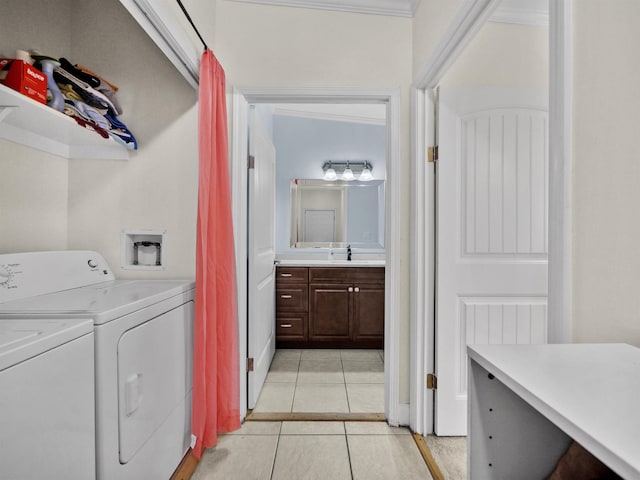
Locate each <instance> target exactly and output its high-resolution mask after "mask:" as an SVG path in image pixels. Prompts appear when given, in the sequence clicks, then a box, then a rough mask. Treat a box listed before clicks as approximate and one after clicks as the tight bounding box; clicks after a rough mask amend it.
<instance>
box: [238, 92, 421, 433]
mask: <svg viewBox="0 0 640 480" xmlns="http://www.w3.org/2000/svg"><path fill="white" fill-rule="evenodd" d="M398 103H399V99H398V93H397V92H396V91H362V90H356V89H347V90H336V89H327V90H317V89H315V90H314V89H308V90H303V91H300V90H296V91H294V90H288V89H238V90H237V91H236V92H234V105H233V143H232V182H233V186H234V194H233V197H234V212H235V213H236V214H235V215H234V217H235V220H236V222H237V224H236V225H235V227H236V238H237V239H246V240H247V241H246V243H245V244H244V245H243V242H242V241H241V240H240V241H238V240H237V245H236V247H237V248H236V256H237V265H238V277H239V279H238V283H239V310H240V311H239V314H240V315H239V316H240V319H241V321H240V355H241V358H240V361H241V369H242V366H243V364H244V365H246V364H247V359H248V358H250V357H251V354H254V355H257V356H258V357H260V358H258V359H256V357H252V358H253V364H254V371H253V372H249V373H248V374H247V379H246V380H245V379H244V378H241V386H242V387H243V388H242V389H241V401H242V402H244V401H245V400H246V401H247V403H246V404H245V405H241V413H242V417H243V418H244V417H246V415H247V412H248V411H249V409H251V408H252V407H253V408H255V407H256V405H257V410H258V411H261V412H264V413H275V412H279V413H283V411H284V412H289V413H292V414H293V413H296V412H303V413H312V414H323V413H332V414H337V413H342V414H349V413H351V412H352V411H353V410H354V409H356V410H357V409H358V398H361V399H362V398H366V399H367V400H370V399H371V398H375V395H371V391H373V390H376V392H377V394H379V399H378V401H377V403H375V402H374V403H367V402H364V404H362V403H361V407H360V410H362V412H361V413H375V414H377V415H378V416H379V417H380V418H386V419H387V421H388V422H389V423H390V424H392V425H398V424H399V423H400V422H401V421H403V419H401V418H400V416H401V415H402V416H403V418H404V417H407V419H406V420H404V423H405V424H406V423H408V406H407V408H406V415H405V414H399V410H400V407H399V402H398V382H399V378H398V376H399V375H398V360H397V356H398V349H397V345H396V344H397V335H398V334H397V329H398V326H397V317H398V315H397V308H398V305H397V301H396V296H397V283H398V282H397V269H398V265H397V264H398V239H397V238H396V237H397V235H396V232H397V227H396V226H395V225H394V224H395V222H396V220H395V219H394V212H395V210H397V208H398V200H397V198H396V196H397V191H398V188H397V185H395V182H396V181H397V174H396V172H395V171H394V170H395V168H396V167H395V165H397V162H398ZM329 105H334V107H336V108H339V109H340V110H339V111H338V113H336V108H334V111H333V113H332V111H331V109H330V108H329ZM251 106H253V107H254V111H255V110H257V111H260V112H261V113H260V114H261V116H262V118H261V119H260V121H261V122H262V123H266V124H267V127H266V130H267V131H270V133H271V135H272V137H273V138H274V139H275V140H276V142H275V143H281V141H282V139H283V138H284V137H287V134H289V137H291V133H292V132H293V130H295V128H297V127H296V126H295V124H296V123H301V124H304V123H307V124H309V123H314V128H313V129H311V132H312V133H311V134H307V135H310V136H306V137H305V134H304V133H302V132H298V133H297V134H294V135H293V136H294V140H295V141H296V142H295V143H297V144H298V145H293V146H292V151H291V152H289V154H290V155H289V156H290V157H291V158H289V159H288V160H286V161H285V160H283V163H282V165H280V164H279V163H278V161H276V164H277V166H276V174H275V180H274V184H275V185H274V186H275V192H276V194H275V199H274V205H275V207H274V216H275V222H274V224H275V226H276V228H275V231H274V235H273V236H274V251H273V254H274V258H275V257H277V258H275V259H276V263H277V262H281V265H280V267H283V266H285V265H283V264H286V263H287V262H288V263H289V265H292V263H291V262H293V263H294V264H295V260H294V259H296V258H298V260H299V261H300V263H299V264H296V265H295V266H294V267H293V268H303V269H304V268H307V269H315V268H317V267H322V266H323V265H325V266H326V263H327V262H328V261H329V259H330V258H332V259H333V260H334V262H337V264H336V263H334V264H332V265H331V268H332V269H333V268H336V270H333V271H338V270H340V269H345V270H344V271H347V270H348V271H351V269H357V268H358V266H359V262H363V265H361V266H360V267H362V268H372V270H371V271H373V270H375V269H376V268H377V267H379V265H377V264H376V263H375V262H380V263H383V264H384V273H383V277H382V278H383V280H382V282H383V283H382V284H383V285H384V287H382V288H383V290H384V293H383V297H384V298H383V300H382V301H381V302H380V305H382V304H383V305H384V306H383V310H384V315H383V317H384V318H383V323H384V325H383V326H381V328H382V330H383V335H384V342H380V348H378V347H375V348H365V349H362V348H360V349H351V348H349V345H345V344H341V343H339V342H338V343H337V344H334V343H332V342H331V341H328V342H326V343H324V344H319V343H318V342H311V344H309V345H308V347H309V348H306V347H307V346H306V345H305V344H304V343H303V344H300V343H296V342H287V341H286V338H285V337H286V335H285V336H284V337H282V336H279V335H278V334H277V332H276V330H277V327H276V323H275V322H274V321H272V320H271V319H270V318H269V316H270V315H271V312H272V309H271V307H270V308H269V315H263V314H262V313H261V314H259V315H253V320H252V315H251V314H252V313H256V312H254V306H253V305H252V302H251V292H250V289H251V284H252V283H251V272H250V271H247V272H246V273H244V275H243V272H242V268H243V267H245V266H246V265H247V262H248V263H251V260H250V257H251V255H252V253H251V252H250V248H249V247H248V245H249V244H250V243H251V238H252V233H251V232H250V230H251V227H252V222H249V221H248V220H249V218H250V215H251V204H250V198H251V193H250V191H251V188H253V187H252V186H251V185H249V184H248V183H247V180H248V179H249V178H250V176H251V175H252V174H251V173H248V174H247V173H246V170H244V166H246V165H247V160H246V158H247V157H248V156H249V154H250V153H251V151H250V150H249V149H251V148H252V147H251V146H250V145H249V142H247V139H248V136H249V135H247V132H248V131H249V129H250V126H249V125H250V118H249V111H250V107H251ZM355 107H359V108H360V110H361V112H362V111H366V110H369V111H371V112H373V111H376V110H377V111H378V113H377V114H376V115H378V118H372V117H371V116H370V115H371V114H363V113H353V112H354V110H353V108H355ZM327 108H329V110H327ZM349 109H351V111H352V113H345V112H349ZM265 111H267V115H266V117H267V118H266V121H265V118H264V117H265ZM380 112H381V113H382V115H380ZM269 116H270V117H271V119H269ZM367 116H369V118H368V117H367ZM311 117H315V118H311ZM355 117H358V118H355ZM367 118H368V120H365V119H367ZM367 122H369V123H367ZM336 124H338V125H336ZM351 124H354V125H355V126H356V127H358V128H359V129H360V130H361V132H360V133H359V134H357V135H354V134H353V133H351V134H347V135H346V136H347V137H354V136H355V137H356V138H357V137H358V135H364V136H366V135H365V133H363V132H366V131H367V130H371V129H373V130H375V129H376V128H377V130H378V136H379V137H381V138H380V140H381V142H380V144H381V146H382V148H381V149H380V151H381V153H375V155H378V156H379V157H380V161H379V162H377V163H378V164H377V165H375V164H374V165H373V169H372V170H373V172H372V173H373V176H374V178H375V179H376V180H381V181H382V182H378V185H380V183H382V184H383V185H384V189H379V191H381V192H382V194H381V195H380V194H379V193H378V194H377V196H379V197H380V203H381V206H382V207H384V208H383V212H381V213H380V215H379V216H377V215H373V217H375V218H374V219H375V220H376V222H379V223H380V227H379V228H378V227H372V226H371V225H369V226H368V227H367V229H366V230H365V232H364V233H363V234H362V238H359V239H356V240H353V241H351V240H349V239H348V237H347V238H345V239H340V238H335V240H336V241H335V242H329V245H317V244H315V245H301V244H295V242H294V243H293V244H292V243H291V237H292V236H291V231H292V227H291V225H292V216H291V212H292V209H291V203H292V202H291V190H292V187H291V185H292V181H293V182H294V183H295V180H319V181H320V182H322V180H320V179H321V178H322V175H323V170H322V166H323V162H324V161H325V160H371V158H362V157H363V156H366V157H372V156H375V155H374V154H373V153H372V152H370V151H365V152H364V153H361V152H359V151H358V149H357V148H353V147H352V149H351V151H346V150H345V151H344V152H341V151H337V150H336V151H335V152H330V151H324V152H318V151H316V153H315V158H314V154H313V151H314V148H313V145H312V144H313V141H314V140H321V137H322V135H320V132H321V130H322V129H323V128H324V127H328V126H332V127H336V126H337V127H338V128H336V130H337V131H338V132H343V135H344V132H345V131H348V130H349V127H350V126H353V125H351ZM263 126H264V125H263ZM308 126H309V125H306V127H308ZM283 127H286V128H283ZM283 132H284V133H283ZM290 141H291V139H290ZM321 143H322V142H321ZM325 143H326V142H325ZM333 143H334V144H335V145H337V144H339V143H340V141H339V139H338V140H336V141H335V142H333ZM352 143H353V142H352ZM371 143H375V142H371ZM329 146H330V145H329ZM294 147H295V148H294ZM280 149H281V150H283V152H282V154H281V155H278V153H277V152H276V157H277V158H286V157H287V155H286V153H287V152H285V151H284V150H288V149H289V147H288V146H286V145H285V147H282V146H281V148H280ZM316 150H317V149H316ZM305 153H306V154H307V156H308V157H309V159H307V161H303V160H304V158H303V157H304V154H305ZM251 156H253V155H251ZM327 157H329V158H327ZM332 157H333V158H332ZM336 157H337V158H336ZM354 157H359V158H354ZM311 158H314V159H313V160H311ZM252 161H253V162H255V163H254V164H257V162H258V160H257V159H256V160H252ZM243 164H244V166H243ZM278 168H281V171H280V172H277V170H278ZM296 168H297V169H298V170H297V172H298V173H295V172H294V170H295V169H296ZM356 174H357V172H356ZM342 183H343V184H346V183H347V182H342ZM366 183H367V182H365V181H358V180H356V181H355V182H349V187H348V188H351V185H353V186H354V187H355V186H356V185H359V186H360V187H364V186H365V184H366ZM371 183H372V184H373V183H374V182H371ZM334 186H335V184H334ZM344 195H345V199H346V200H347V201H346V204H347V207H346V208H347V209H346V210H345V212H346V213H345V214H344V216H343V220H341V223H340V224H339V225H338V224H336V225H335V228H334V230H335V232H336V233H337V232H339V231H340V230H345V231H347V230H353V229H355V227H356V225H355V223H357V222H354V226H353V228H352V226H351V224H350V222H349V221H348V219H349V218H355V219H356V220H357V219H358V218H357V217H354V214H353V212H352V213H349V212H348V204H349V203H351V204H353V205H355V204H356V200H355V199H351V200H348V199H347V195H348V194H347V193H345V194H344ZM372 209H374V205H373V204H371V203H370V204H368V208H366V209H364V211H366V212H367V213H368V212H369V211H370V210H372ZM294 210H295V209H294ZM357 210H358V209H356V211H357ZM360 210H361V211H362V210H363V209H362V208H361V209H360ZM370 216H371V215H370ZM336 217H338V218H340V217H341V214H340V213H339V212H338V213H336ZM395 217H396V218H397V214H396V215H395ZM360 220H362V219H360ZM243 222H246V223H244V224H243ZM294 223H295V222H294ZM376 225H377V223H376ZM394 229H395V230H394ZM363 239H366V240H369V242H368V244H367V243H366V242H365V241H358V240H363ZM341 240H343V241H341ZM378 244H379V245H378ZM349 245H350V246H351V248H349V249H348V250H349V251H350V252H351V257H352V260H351V262H353V263H346V262H347V260H346V257H347V255H348V252H347V247H348V246H349ZM343 256H344V257H345V258H344V259H343V258H342V257H343ZM340 262H344V263H342V264H340ZM365 263H366V264H367V265H366V267H365V266H364V264H365ZM276 267H278V265H276ZM278 268H279V267H278ZM249 270H250V269H249ZM275 273H276V268H274V269H273V274H274V276H275ZM307 275H308V271H307ZM242 277H244V278H242ZM247 282H248V283H247ZM307 282H308V280H307ZM244 285H247V286H246V287H244ZM275 288H278V287H276V283H275V281H274V289H275ZM308 288H309V289H310V291H311V290H312V289H313V286H310V287H308ZM348 288H349V287H347V289H348ZM351 288H352V289H353V293H356V292H355V291H356V290H357V291H358V293H359V292H360V288H359V287H358V286H357V285H356V286H355V287H354V286H351ZM353 293H351V295H353ZM362 293H364V292H362ZM313 295H314V294H313V293H311V296H313ZM286 296H289V294H287V295H286ZM318 298H319V297H318ZM307 301H308V302H309V304H313V301H314V300H313V299H312V298H311V297H308V299H307ZM349 302H351V303H349V305H350V307H349V312H353V311H354V310H353V308H354V307H353V301H352V300H349ZM323 304H326V302H324V303H323ZM312 308H313V306H312ZM314 312H315V310H314ZM274 314H275V312H274ZM312 315H313V314H312ZM245 318H246V319H247V324H246V325H243V323H244V322H243V321H242V319H245ZM263 318H267V320H266V322H267V323H268V325H269V327H270V329H269V328H265V329H263V330H262V333H259V332H258V334H259V335H260V334H261V335H262V337H263V338H262V339H261V340H260V342H259V344H258V345H256V344H252V343H251V342H252V341H253V339H254V338H255V336H256V328H255V324H256V322H260V320H261V319H263ZM252 321H253V322H254V323H253V325H252ZM263 321H264V320H263ZM293 323H294V322H286V324H283V328H285V327H287V328H292V327H293V326H294V325H293ZM269 330H270V331H269ZM307 331H308V326H307ZM306 338H307V339H309V338H311V336H307V337H306ZM318 338H319V337H317V336H316V340H318ZM283 340H284V341H283ZM276 342H277V343H278V347H281V348H278V351H277V353H276ZM320 343H322V342H320ZM256 346H257V348H256ZM322 346H324V347H325V348H320V349H319V348H317V347H322ZM360 346H361V347H362V346H367V345H365V344H362V345H360ZM287 347H293V348H287ZM326 347H329V348H326ZM331 347H335V348H331ZM252 349H253V350H252ZM383 351H384V354H382V352H383ZM272 360H273V361H272ZM256 364H258V365H261V364H264V365H266V366H267V367H272V368H271V371H270V370H269V368H266V369H265V368H264V367H259V369H258V374H257V375H256V373H254V372H256V371H257V370H256ZM262 376H263V378H259V377H262ZM338 380H339V382H338ZM365 381H368V382H369V383H365ZM252 382H253V383H252ZM358 382H359V383H358ZM264 387H267V388H266V390H268V391H278V393H276V394H275V396H272V395H271V394H270V393H267V394H263V395H262V396H263V397H264V398H265V399H267V400H266V401H265V402H263V403H259V399H260V396H261V395H260V392H263V393H264V392H265V391H266V390H265V388H264ZM366 388H369V390H370V391H369V392H368V393H367V392H364V393H363V392H362V390H366ZM350 390H351V391H352V395H351V401H350V400H349V398H350V397H349V391H350ZM331 391H333V392H334V394H332V393H331ZM322 394H324V395H325V400H324V401H323V400H322V396H321V395H322ZM270 396H271V399H272V400H273V399H274V398H278V399H279V400H276V402H278V403H277V405H276V406H273V404H272V403H271V402H270V401H269V400H268V398H269V397H270ZM338 397H340V398H341V399H342V400H344V401H342V400H337V399H338ZM305 398H308V399H310V401H311V400H312V401H314V402H315V406H314V404H313V403H307V404H306V405H305V403H304V402H305V400H304V399H305ZM254 402H255V403H254ZM270 403H271V405H270ZM351 404H352V406H353V408H352V409H350V405H351ZM283 405H284V406H283ZM270 410H271V412H270ZM403 410H404V409H403ZM374 411H375V412H374Z"/></svg>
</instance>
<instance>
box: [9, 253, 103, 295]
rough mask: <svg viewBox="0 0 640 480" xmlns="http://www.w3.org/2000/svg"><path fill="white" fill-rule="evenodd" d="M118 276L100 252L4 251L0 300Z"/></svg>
mask: <svg viewBox="0 0 640 480" xmlns="http://www.w3.org/2000/svg"><path fill="white" fill-rule="evenodd" d="M110 280H115V276H114V275H113V272H112V271H111V269H110V268H109V266H108V265H107V262H106V261H105V259H104V258H103V257H102V255H100V254H99V253H97V252H92V251H85V250H82V251H80V250H65V251H58V252H28V253H9V254H4V255H0V303H3V302H7V301H10V300H17V299H19V298H25V297H32V296H35V295H44V294H47V293H53V292H59V291H62V290H69V289H71V288H78V287H84V286H87V285H94V284H96V283H102V282H107V281H110Z"/></svg>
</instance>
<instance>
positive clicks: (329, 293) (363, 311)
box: [276, 262, 385, 349]
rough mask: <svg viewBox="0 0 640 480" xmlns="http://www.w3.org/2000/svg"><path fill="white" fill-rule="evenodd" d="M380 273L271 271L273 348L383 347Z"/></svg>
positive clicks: (369, 269) (370, 268)
mask: <svg viewBox="0 0 640 480" xmlns="http://www.w3.org/2000/svg"><path fill="white" fill-rule="evenodd" d="M384 275H385V273H384V267H380V266H377V265H376V264H375V263H372V264H370V265H367V266H355V265H354V266H345V264H344V263H341V264H336V263H330V262H327V263H326V264H318V265H317V266H278V267H277V268H276V344H277V347H278V348H376V349H382V348H383V346H384Z"/></svg>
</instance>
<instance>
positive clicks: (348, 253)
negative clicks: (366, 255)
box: [347, 244, 351, 262]
mask: <svg viewBox="0 0 640 480" xmlns="http://www.w3.org/2000/svg"><path fill="white" fill-rule="evenodd" d="M350 261H351V244H349V245H347V262H350Z"/></svg>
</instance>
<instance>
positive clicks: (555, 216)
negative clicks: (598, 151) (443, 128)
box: [410, 0, 573, 434]
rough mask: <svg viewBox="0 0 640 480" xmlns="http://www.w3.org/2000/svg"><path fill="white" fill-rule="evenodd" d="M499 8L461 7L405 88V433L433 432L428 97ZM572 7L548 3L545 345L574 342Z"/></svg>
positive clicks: (564, 0) (491, 0) (492, 0)
mask: <svg viewBox="0 0 640 480" xmlns="http://www.w3.org/2000/svg"><path fill="white" fill-rule="evenodd" d="M500 2H501V0H471V1H468V2H465V3H464V4H463V5H462V7H461V8H460V10H459V11H458V13H457V15H456V16H455V17H454V19H453V20H452V22H451V25H450V26H449V29H448V30H447V32H446V33H445V34H444V36H443V37H442V39H441V41H440V43H439V44H438V46H437V47H436V49H435V51H434V52H433V54H432V55H431V57H430V58H429V59H428V61H427V63H426V64H425V65H424V67H423V68H422V69H421V71H420V72H419V74H418V75H417V77H416V79H415V80H414V82H413V85H412V87H411V108H412V111H411V166H412V181H413V184H412V189H411V191H412V194H411V206H412V215H411V219H412V221H411V225H412V232H411V259H412V270H411V289H412V290H411V306H410V308H411V360H410V365H411V372H410V386H411V392H410V426H411V428H412V429H413V430H414V431H415V432H417V433H422V434H426V433H431V432H433V403H434V402H433V400H434V399H433V392H432V391H429V390H427V388H426V383H425V377H426V374H427V373H428V372H433V371H434V358H433V353H434V352H433V345H434V328H435V309H434V306H435V296H434V292H435V277H434V266H435V249H434V245H435V202H434V197H433V193H434V188H435V174H434V169H433V167H432V164H427V163H426V162H425V158H426V145H433V142H434V134H433V130H434V112H433V111H434V105H435V102H434V89H435V88H436V87H437V85H438V83H439V82H440V80H442V78H443V77H444V75H445V74H446V72H447V70H448V68H449V67H450V66H451V65H452V64H453V62H454V61H455V60H456V59H457V58H458V56H459V55H460V54H461V53H462V51H463V50H464V48H465V47H466V46H467V44H468V43H469V42H470V41H471V40H472V39H473V37H474V36H475V35H476V33H477V32H478V31H479V30H480V28H481V27H482V26H483V25H484V24H485V23H486V21H487V20H488V19H489V17H490V15H491V13H492V12H493V11H494V10H495V9H496V7H497V6H498V5H499V4H500ZM572 2H573V0H550V1H549V49H550V57H549V62H550V65H549V67H550V69H549V72H550V73H549V75H550V79H549V205H550V208H549V296H548V325H549V326H548V341H549V343H568V342H571V340H572V320H571V315H572V311H571V301H572V298H571V273H572V272H571V267H572V264H571V257H572V252H571V249H572V244H571V231H572V229H571V221H572V213H571V208H572V204H571V154H572V150H571V101H572V89H571V81H572V75H571V67H572V48H571V35H572V22H571V19H572V15H571V11H572V8H571V7H572Z"/></svg>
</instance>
